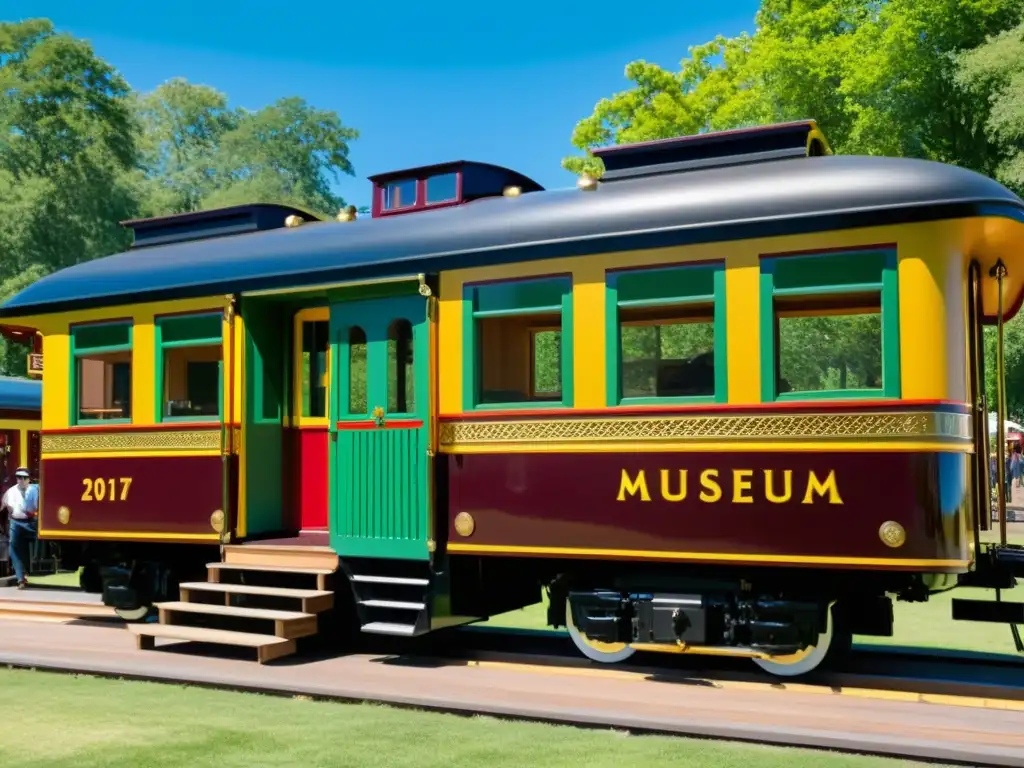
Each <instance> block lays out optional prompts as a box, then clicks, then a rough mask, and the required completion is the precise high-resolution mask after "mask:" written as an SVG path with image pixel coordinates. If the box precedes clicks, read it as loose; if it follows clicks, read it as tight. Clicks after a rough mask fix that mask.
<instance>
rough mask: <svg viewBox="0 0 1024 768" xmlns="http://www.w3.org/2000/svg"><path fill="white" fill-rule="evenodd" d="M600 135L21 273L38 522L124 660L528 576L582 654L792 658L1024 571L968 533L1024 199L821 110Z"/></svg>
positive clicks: (982, 484) (532, 594) (19, 301)
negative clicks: (541, 166)
mask: <svg viewBox="0 0 1024 768" xmlns="http://www.w3.org/2000/svg"><path fill="white" fill-rule="evenodd" d="M597 154H599V155H601V157H602V158H603V160H604V163H605V168H606V171H605V174H604V176H603V177H602V178H601V179H600V180H597V179H590V178H582V179H580V182H579V184H578V185H577V188H575V189H568V190H558V191H545V190H543V189H541V187H540V185H538V184H536V183H535V182H533V181H531V180H529V179H527V178H525V177H523V176H522V175H520V174H517V173H515V172H513V171H509V170H507V169H504V168H499V167H496V166H491V165H486V164H479V163H469V162H460V163H451V164H447V165H440V166H431V167H426V168H417V169H411V170H407V171H400V172H395V173H392V174H386V175H382V176H377V177H373V179H372V181H373V185H374V186H373V193H374V202H373V215H372V216H371V218H370V220H369V221H362V220H354V217H353V215H352V213H351V212H350V211H345V212H343V213H342V214H341V215H339V221H337V222H321V221H317V220H316V219H315V217H313V216H311V215H309V214H307V213H304V212H302V211H299V210H295V209H289V208H284V207H280V206H243V207H238V208H232V209H225V210H220V211H212V212H203V213H197V214H187V215H182V216H177V217H169V218H165V219H159V220H148V221H143V222H131V223H130V225H131V226H132V227H133V228H134V229H135V232H136V244H135V247H134V248H133V250H132V251H130V252H128V253H126V254H119V255H115V256H111V257H108V258H104V259H100V260H97V261H94V262H90V263H87V264H81V265H77V266H74V267H71V268H69V269H66V270H63V271H61V272H58V273H56V274H54V275H51V276H49V277H47V278H44V279H43V280H40V281H39V282H38V283H36V284H35V285H33V286H31V287H30V288H27V289H26V290H24V291H23V292H22V293H20V294H18V295H17V296H15V297H14V298H13V299H12V300H10V301H9V302H8V303H7V304H6V305H5V306H4V307H3V308H2V309H0V315H2V316H5V317H7V318H11V319H12V321H13V319H14V318H17V323H18V324H19V325H20V326H25V327H31V328H34V329H38V330H39V331H40V332H41V333H42V334H43V337H44V354H45V356H46V364H47V376H46V377H45V383H44V395H43V447H42V460H43V483H44V493H43V511H42V522H41V536H43V537H44V538H47V539H51V540H55V541H62V542H75V543H77V544H78V550H77V551H78V556H79V560H80V562H81V563H82V564H83V565H84V567H85V569H86V572H88V573H90V574H92V578H91V579H90V587H91V588H92V589H94V590H96V591H102V592H103V593H104V600H105V602H107V603H108V604H111V605H114V606H116V607H117V608H118V610H120V611H121V612H122V614H123V615H125V616H126V617H129V618H141V617H142V616H144V615H146V614H147V613H149V611H150V610H151V609H152V607H153V605H154V604H156V607H157V608H158V610H159V623H158V624H155V625H154V624H142V625H133V626H132V631H133V632H135V633H136V635H137V636H138V637H139V642H140V644H142V645H144V646H146V645H151V644H152V643H153V642H154V640H155V639H156V638H161V637H163V638H171V639H175V638H176V639H185V640H188V639H204V638H205V639H215V640H216V641H218V642H237V643H239V644H242V645H247V644H248V645H254V646H256V647H258V648H259V652H260V658H261V659H263V660H266V659H268V658H272V657H274V656H278V655H281V654H284V653H289V652H292V651H293V650H294V649H295V647H296V646H295V642H296V640H297V639H298V638H301V637H303V636H306V635H310V634H315V633H316V632H317V630H318V627H319V626H322V624H321V621H322V619H323V618H324V617H325V616H326V615H327V614H328V613H329V612H331V611H333V612H334V615H335V616H336V617H337V616H340V617H342V618H343V620H351V622H352V623H353V625H354V626H356V627H358V628H359V629H361V630H362V632H364V633H369V634H391V635H404V636H416V635H421V634H423V633H425V632H429V631H433V630H438V629H442V628H445V627H450V626H453V625H458V624H465V623H470V622H474V621H479V620H481V619H485V618H487V617H489V616H493V615H495V614H498V613H501V612H504V611H509V610H513V609H516V608H521V607H524V606H528V605H532V604H535V603H537V602H539V601H540V600H541V597H542V590H544V591H546V594H547V595H548V598H549V611H548V620H549V623H550V624H552V625H553V626H563V625H564V626H567V627H568V629H569V634H570V636H571V637H572V639H573V641H574V642H575V643H576V645H577V646H578V647H579V649H580V650H581V651H582V652H583V653H585V654H586V655H587V656H589V657H590V658H592V659H595V660H597V661H606V662H614V661H620V660H623V659H625V658H628V657H629V656H630V655H631V654H632V653H634V652H635V651H636V650H637V649H647V650H652V651H667V652H686V653H710V654H731V655H737V656H744V657H748V658H751V659H753V660H755V661H756V663H758V664H759V665H761V666H762V667H763V668H765V669H767V670H769V671H771V672H773V673H775V674H779V675H794V674H800V673H804V672H807V671H810V670H811V669H814V668H815V667H817V666H818V665H820V664H821V663H822V662H823V661H825V660H826V658H827V657H828V656H829V655H830V654H831V653H833V652H835V651H837V650H842V649H843V648H844V647H845V646H846V645H848V643H849V641H850V637H851V635H852V634H855V633H856V634H866V635H876V636H878V635H880V636H886V635H891V634H892V627H893V612H892V596H894V595H895V596H897V597H898V598H899V599H904V600H927V599H928V597H929V595H930V594H932V593H934V592H935V591H939V590H945V589H949V588H951V587H954V586H956V585H957V584H958V583H964V582H970V583H972V584H975V585H978V584H981V585H986V586H1005V585H1007V584H1009V583H1012V581H1013V572H1014V569H1015V568H1016V567H1017V566H1016V565H1015V563H1016V560H1015V558H1016V556H1017V554H1019V550H1016V549H1015V548H1013V547H1011V546H1006V545H1005V542H1003V544H1001V545H1000V546H988V545H986V544H983V542H982V539H983V533H984V530H983V529H986V528H987V527H988V524H989V512H988V510H989V506H988V504H989V502H988V499H989V480H988V477H987V472H988V463H987V460H986V456H987V446H988V436H987V434H986V431H987V421H986V419H985V418H984V414H986V413H987V410H986V403H985V401H984V387H983V384H982V376H983V361H982V348H983V345H982V344H981V328H982V325H983V324H984V323H993V322H995V323H997V324H1001V323H1002V322H1003V321H1004V320H1005V319H1007V318H1009V317H1011V316H1012V315H1013V314H1014V313H1015V312H1016V311H1017V310H1018V309H1019V307H1020V303H1021V299H1022V297H1024V272H1022V271H1020V268H1021V267H1024V255H1022V254H1021V252H1020V251H1019V250H1018V247H1017V243H1019V242H1020V241H1021V235H1022V234H1024V223H1022V222H1024V203H1022V201H1021V200H1020V199H1019V198H1017V197H1016V196H1015V195H1013V194H1012V193H1011V192H1009V191H1008V190H1006V189H1004V188H1003V187H1002V186H1000V185H999V184H997V183H996V182H994V181H992V180H990V179H987V178H984V177H982V176H980V175H978V174H975V173H971V172H969V171H966V170H963V169H959V168H954V167H950V166H945V165H941V164H938V163H929V162H923V161H915V160H902V159H892V158H879V157H836V156H832V155H831V153H830V150H829V149H828V146H827V143H826V141H825V139H824V137H823V136H822V135H821V133H820V132H819V131H818V129H817V128H816V126H815V125H814V123H812V122H801V123H793V124H785V125H778V126H768V127H765V128H760V129H749V130H742V131H732V132H723V133H718V134H709V135H704V136H699V137H682V138H680V139H674V140H670V141H666V142H653V143H648V144H640V145H631V146H624V147H614V148H609V149H606V150H601V151H599V152H598V153H597ZM1003 410H1005V408H1004V409H1003ZM979 413H980V414H982V418H979V417H978V414H979ZM1004 519H1005V518H1004ZM1004 527H1005V526H1004ZM218 547H219V549H220V551H219V552H218ZM303 580H305V582H306V583H305V584H303V583H302V582H303ZM175 598H180V599H175ZM288 601H291V605H292V610H290V611H283V610H281V604H282V602H285V603H287V602H288ZM960 604H961V606H962V607H961V613H962V614H963V615H962V616H961V617H962V618H977V619H984V620H999V621H1007V622H1009V620H1010V619H1012V618H1014V616H1010V615H1009V614H1006V613H1005V612H1004V613H999V612H998V611H996V612H993V611H990V610H988V609H987V608H985V605H996V603H990V604H985V605H982V603H980V602H978V601H973V602H972V601H960ZM968 614H969V615H968ZM197 617H198V618H197ZM346 617H347V618H346ZM268 621H270V622H271V623H272V624H273V626H274V629H273V631H269V632H268V634H267V635H266V637H265V639H264V640H259V641H257V640H256V639H254V637H257V636H258V633H256V634H254V632H253V631H250V632H247V633H236V634H231V633H224V632H221V633H219V634H216V635H209V634H204V633H208V632H209V631H210V630H209V628H210V626H211V625H215V624H216V623H217V622H235V624H231V625H230V627H231V628H237V623H244V622H255V623H256V624H259V622H264V623H266V622H268ZM1022 622H1024V619H1022ZM225 626H227V625H225ZM267 626H269V625H267ZM951 631H952V630H951ZM232 637H233V638H235V639H234V640H232V639H231V638H232Z"/></svg>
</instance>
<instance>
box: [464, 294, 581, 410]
mask: <svg viewBox="0 0 1024 768" xmlns="http://www.w3.org/2000/svg"><path fill="white" fill-rule="evenodd" d="M463 290H464V292H463V298H464V301H463V312H464V323H465V328H464V340H463V343H464V345H465V346H464V349H465V353H464V354H465V363H464V364H465V365H466V373H467V380H466V382H465V383H464V392H463V397H464V398H465V400H466V402H465V406H466V408H467V409H471V408H479V407H485V408H486V407H492V408H500V407H514V406H517V405H531V406H538V405H559V406H566V407H569V406H571V405H572V281H571V280H570V279H569V278H568V277H557V278H544V279H531V280H514V281H508V282H502V283H488V284H484V285H467V286H465V288H464V289H463Z"/></svg>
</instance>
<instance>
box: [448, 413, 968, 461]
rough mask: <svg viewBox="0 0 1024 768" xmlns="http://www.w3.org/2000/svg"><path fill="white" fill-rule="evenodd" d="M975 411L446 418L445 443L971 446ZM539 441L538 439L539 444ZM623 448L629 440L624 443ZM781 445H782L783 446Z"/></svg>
mask: <svg viewBox="0 0 1024 768" xmlns="http://www.w3.org/2000/svg"><path fill="white" fill-rule="evenodd" d="M971 427H972V423H971V416H970V414H965V413H945V412H927V411H924V412H922V411H914V412H895V413H893V412H888V413H877V412H876V413H826V414H785V415H780V414H754V415H743V416H708V415H700V416H690V415H668V416H657V417H650V416H621V417H614V416H612V417H605V418H599V419H574V418H571V417H568V418H557V419H530V420H525V419H524V420H516V421H512V420H508V419H503V420H500V421H482V420H476V419H473V420H472V421H469V420H467V421H462V422H444V423H442V424H441V426H440V430H439V438H440V445H441V447H442V449H444V450H447V451H450V452H453V453H457V452H459V451H460V450H462V449H469V450H472V449H473V448H479V447H484V446H488V445H502V446H507V447H515V446H517V445H521V446H526V445H533V446H534V447H537V448H538V449H539V450H544V447H543V446H544V445H546V444H558V445H565V446H569V447H570V449H571V446H573V445H574V444H581V447H582V445H583V444H586V443H607V444H610V445H615V444H626V443H641V444H645V445H650V446H651V447H652V448H656V447H657V446H658V445H659V444H665V443H679V442H699V443H708V442H719V443H737V442H740V443H749V442H754V441H760V442H774V441H778V442H780V443H785V442H826V441H843V442H852V441H880V440H885V441H911V442H918V443H920V442H925V441H927V442H934V441H939V442H942V443H952V444H953V445H955V446H957V447H960V448H962V449H964V450H970V449H971V447H972V446H971ZM538 444H539V445H538ZM623 447H625V446H623ZM780 447H781V446H780Z"/></svg>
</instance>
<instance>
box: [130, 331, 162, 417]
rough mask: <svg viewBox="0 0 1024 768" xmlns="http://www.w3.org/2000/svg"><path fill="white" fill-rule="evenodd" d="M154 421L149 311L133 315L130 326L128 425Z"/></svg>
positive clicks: (153, 344) (153, 351)
mask: <svg viewBox="0 0 1024 768" xmlns="http://www.w3.org/2000/svg"><path fill="white" fill-rule="evenodd" d="M155 423H156V332H155V330H154V326H153V313H152V312H146V313H143V312H139V313H138V314H136V315H135V326H134V327H133V328H132V424H155Z"/></svg>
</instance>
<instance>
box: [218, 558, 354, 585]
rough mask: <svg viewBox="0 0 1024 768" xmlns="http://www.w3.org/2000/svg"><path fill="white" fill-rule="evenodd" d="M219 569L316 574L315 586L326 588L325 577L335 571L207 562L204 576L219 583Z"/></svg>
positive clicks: (303, 574) (302, 574) (301, 574)
mask: <svg viewBox="0 0 1024 768" xmlns="http://www.w3.org/2000/svg"><path fill="white" fill-rule="evenodd" d="M221 571H240V572H243V573H244V572H245V571H252V572H254V573H285V574H298V575H300V576H316V588H317V589H318V590H321V591H323V590H326V589H327V578H328V577H329V576H330V575H331V574H332V573H334V572H335V571H334V570H332V569H329V568H299V567H297V566H278V565H247V564H243V563H207V564H206V578H207V580H208V581H210V582H211V583H213V584H217V583H220V574H221Z"/></svg>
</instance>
